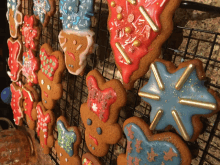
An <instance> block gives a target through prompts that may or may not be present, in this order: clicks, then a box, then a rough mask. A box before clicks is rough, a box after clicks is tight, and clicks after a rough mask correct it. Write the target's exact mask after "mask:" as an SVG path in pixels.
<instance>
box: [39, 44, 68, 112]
mask: <svg viewBox="0 0 220 165" xmlns="http://www.w3.org/2000/svg"><path fill="white" fill-rule="evenodd" d="M40 61H41V65H40V70H39V72H38V82H39V84H40V88H41V97H42V103H43V105H44V107H45V108H46V109H53V108H54V106H55V104H56V100H58V99H60V98H61V97H62V93H63V87H62V84H61V77H62V73H63V71H64V69H65V65H64V59H63V54H62V53H61V52H60V51H55V52H53V50H52V48H51V47H50V45H48V44H47V43H46V44H44V45H42V46H41V49H40Z"/></svg>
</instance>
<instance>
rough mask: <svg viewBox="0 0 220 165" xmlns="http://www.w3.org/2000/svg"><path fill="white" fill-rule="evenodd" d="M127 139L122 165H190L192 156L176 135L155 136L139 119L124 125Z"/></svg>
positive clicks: (132, 118) (130, 120) (122, 155)
mask: <svg viewBox="0 0 220 165" xmlns="http://www.w3.org/2000/svg"><path fill="white" fill-rule="evenodd" d="M123 128H124V133H125V135H126V138H127V149H126V154H120V155H119V156H118V159H117V164H120V165H145V164H147V165H190V164H191V154H190V151H189V149H188V148H187V146H186V144H185V143H184V142H183V141H182V140H181V138H180V137H178V136H177V135H176V134H174V133H171V132H167V133H161V134H155V135H153V134H152V133H151V131H150V129H149V126H148V125H147V124H146V123H145V122H144V120H142V119H141V118H138V117H131V118H129V119H127V120H125V122H124V124H123Z"/></svg>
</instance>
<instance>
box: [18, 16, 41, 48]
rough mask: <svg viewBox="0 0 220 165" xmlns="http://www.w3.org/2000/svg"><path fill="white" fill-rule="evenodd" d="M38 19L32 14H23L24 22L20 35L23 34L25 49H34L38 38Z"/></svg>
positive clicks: (39, 32) (36, 46) (39, 31)
mask: <svg viewBox="0 0 220 165" xmlns="http://www.w3.org/2000/svg"><path fill="white" fill-rule="evenodd" d="M38 22H39V21H38V20H37V19H36V17H35V16H34V15H32V16H28V15H25V16H24V24H23V27H22V35H23V36H24V42H23V44H24V45H25V47H26V48H27V49H31V50H34V51H36V50H37V48H38V43H39V39H40V34H41V30H40V27H39V26H38Z"/></svg>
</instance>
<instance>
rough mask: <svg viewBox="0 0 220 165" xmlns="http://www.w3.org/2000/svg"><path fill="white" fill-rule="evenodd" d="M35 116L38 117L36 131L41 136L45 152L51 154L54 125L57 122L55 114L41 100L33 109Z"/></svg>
mask: <svg viewBox="0 0 220 165" xmlns="http://www.w3.org/2000/svg"><path fill="white" fill-rule="evenodd" d="M32 114H33V118H36V117H37V128H36V132H37V135H38V136H39V138H40V145H41V147H42V148H43V149H44V154H49V152H50V148H51V147H53V143H54V137H53V126H54V124H55V116H54V113H53V112H52V111H51V110H46V109H45V108H44V106H43V104H42V102H39V103H38V104H37V106H36V108H34V109H33V112H32Z"/></svg>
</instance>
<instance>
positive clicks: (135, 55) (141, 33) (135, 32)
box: [108, 0, 169, 83]
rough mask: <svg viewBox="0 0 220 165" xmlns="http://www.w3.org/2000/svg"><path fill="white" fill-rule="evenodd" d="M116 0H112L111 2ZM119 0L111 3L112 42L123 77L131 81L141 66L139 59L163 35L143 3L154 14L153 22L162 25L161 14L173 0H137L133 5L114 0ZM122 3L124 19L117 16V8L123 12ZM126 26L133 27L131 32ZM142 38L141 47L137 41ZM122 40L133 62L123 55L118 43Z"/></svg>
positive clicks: (126, 80) (125, 0) (124, 1)
mask: <svg viewBox="0 0 220 165" xmlns="http://www.w3.org/2000/svg"><path fill="white" fill-rule="evenodd" d="M112 1H113V0H108V3H109V4H110V3H111V2H112ZM114 1H115V3H116V6H115V7H112V6H110V9H111V18H110V19H109V22H108V25H109V29H110V32H111V38H110V43H111V46H112V50H113V52H114V55H115V61H116V63H117V64H118V65H119V66H120V68H121V70H122V77H123V81H124V82H125V83H128V82H129V79H130V76H131V74H132V73H133V72H134V71H135V70H137V69H138V67H139V62H140V60H141V58H142V57H144V56H145V55H146V54H147V53H148V52H149V50H148V47H149V46H150V45H151V43H152V41H153V40H154V39H155V38H156V37H157V36H158V35H159V33H157V32H154V31H153V30H152V29H151V28H150V26H149V24H148V22H147V21H146V20H145V18H144V17H143V15H142V14H141V12H140V11H139V6H143V7H144V8H145V10H146V11H147V13H148V15H150V17H151V18H152V20H153V22H154V23H155V24H156V25H157V26H158V28H159V29H161V24H160V21H159V20H160V19H159V17H160V14H161V13H162V11H163V9H164V7H165V5H166V3H167V2H168V1H169V0H154V1H150V0H146V1H144V0H142V1H136V2H137V4H136V5H132V4H131V3H129V2H128V1H127V0H123V1H122V0H114ZM118 7H121V8H122V9H121V14H122V17H123V18H122V19H121V20H118V19H117V14H118V13H117V12H120V11H119V9H118ZM125 27H130V28H131V33H130V34H129V33H125V31H124V29H125ZM135 40H139V41H140V42H141V44H140V46H139V47H135V46H133V42H134V41H135ZM116 42H118V43H120V44H121V46H122V47H123V49H124V51H125V53H126V54H127V56H128V57H129V58H130V60H131V62H132V64H130V65H129V64H127V63H126V62H125V60H124V58H123V57H122V55H121V53H120V52H119V51H118V49H117V48H116V46H115V43H116Z"/></svg>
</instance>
